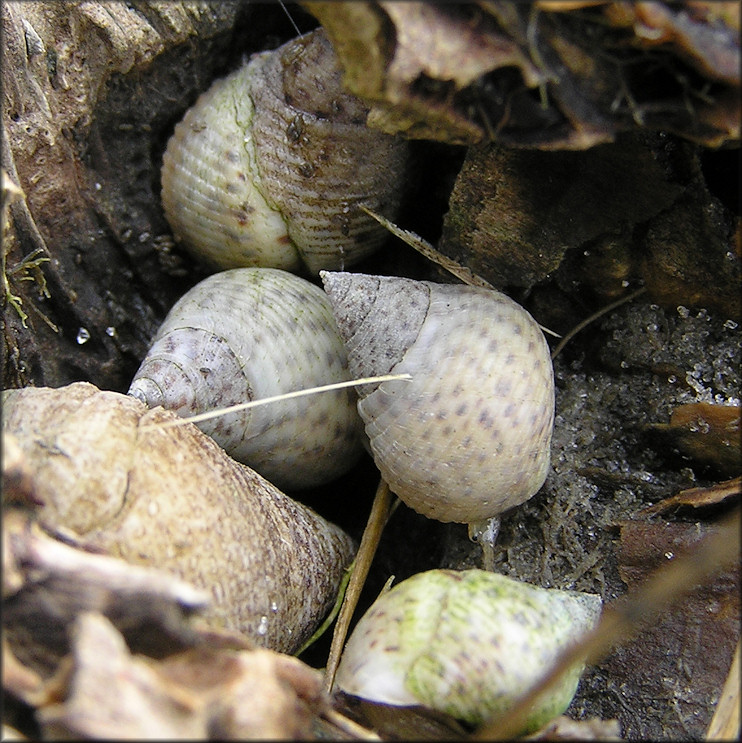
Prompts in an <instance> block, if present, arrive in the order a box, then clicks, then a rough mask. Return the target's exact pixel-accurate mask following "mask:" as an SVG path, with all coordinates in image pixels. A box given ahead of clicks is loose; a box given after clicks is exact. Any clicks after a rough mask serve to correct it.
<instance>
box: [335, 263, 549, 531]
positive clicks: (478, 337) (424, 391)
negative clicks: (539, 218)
mask: <svg viewBox="0 0 742 743" xmlns="http://www.w3.org/2000/svg"><path fill="white" fill-rule="evenodd" d="M321 276H322V281H323V282H324V286H325V290H326V292H327V294H328V296H329V298H330V302H331V303H332V307H333V311H334V313H335V316H336V318H337V321H338V327H339V328H340V333H341V335H342V336H343V339H344V340H345V343H346V346H347V349H348V360H349V364H350V371H351V374H353V375H354V377H362V376H369V375H372V374H383V373H387V372H393V373H395V374H396V373H404V372H406V373H409V374H410V375H411V376H412V380H411V381H409V382H404V381H394V382H384V383H382V384H380V385H377V386H372V385H366V386H364V387H361V388H359V397H360V400H359V403H358V410H359V412H360V414H361V417H362V418H363V420H364V423H365V426H366V433H367V435H368V438H369V442H370V448H371V452H372V454H373V457H374V460H375V462H376V465H377V467H378V468H379V470H380V471H381V474H382V475H383V477H384V478H385V479H386V481H387V482H388V483H389V486H390V487H391V489H392V490H393V491H394V492H395V493H396V494H397V495H398V496H399V497H400V498H401V499H402V500H403V501H404V502H405V503H407V505H409V506H410V507H411V508H414V509H415V510H416V511H418V512H420V513H422V514H424V515H425V516H429V517H430V518H435V519H438V520H439V521H456V522H460V523H470V524H471V523H472V522H478V521H484V520H486V519H489V518H492V517H494V516H497V515H498V514H499V513H501V512H503V511H505V510H507V509H509V508H511V507H513V506H516V505H518V504H520V503H522V502H523V501H525V500H527V499H528V498H530V497H531V496H532V495H534V494H535V493H536V491H538V489H539V488H540V487H541V485H542V484H543V482H544V480H545V478H546V474H547V471H548V468H549V455H550V450H549V449H550V443H551V432H552V428H553V423H554V379H553V369H552V364H551V359H550V357H549V350H548V346H547V344H546V341H545V339H544V337H543V334H542V333H541V330H540V329H539V327H538V325H537V324H536V322H535V321H534V320H533V318H532V317H531V316H530V315H529V314H528V313H527V312H526V311H525V310H524V309H523V308H522V307H520V306H519V305H518V304H516V303H515V302H514V301H513V300H511V299H510V298H509V297H506V296H505V295H504V294H501V293H499V292H496V291H493V290H489V289H480V288H476V287H471V286H458V285H447V284H435V283H431V282H427V281H413V280H411V279H404V278H397V277H386V276H367V275H364V274H349V273H328V272H322V273H321Z"/></svg>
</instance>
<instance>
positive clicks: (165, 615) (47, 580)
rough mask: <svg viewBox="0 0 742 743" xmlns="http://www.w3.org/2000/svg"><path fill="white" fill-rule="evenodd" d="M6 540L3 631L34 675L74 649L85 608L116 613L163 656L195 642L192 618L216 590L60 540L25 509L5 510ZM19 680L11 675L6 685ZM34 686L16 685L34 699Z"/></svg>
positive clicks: (129, 632)
mask: <svg viewBox="0 0 742 743" xmlns="http://www.w3.org/2000/svg"><path fill="white" fill-rule="evenodd" d="M3 545H5V554H4V556H3V580H4V582H5V585H4V591H5V593H4V597H3V598H4V604H3V631H4V633H5V640H6V641H7V643H8V648H9V649H10V650H11V652H13V653H14V655H15V656H17V659H18V664H17V666H18V667H21V666H25V668H26V669H27V671H28V673H36V674H40V675H41V676H44V677H45V676H48V675H49V674H50V673H52V672H53V671H54V669H55V668H56V667H57V664H58V662H59V660H60V658H62V657H63V656H64V655H65V654H66V653H67V652H68V650H69V642H68V629H69V627H70V626H71V625H72V623H73V622H74V620H75V617H76V616H77V615H78V614H80V613H81V612H85V611H98V612H101V613H103V614H105V615H106V616H108V617H110V618H111V619H112V621H115V622H116V624H117V625H118V626H119V627H121V628H122V631H124V632H125V633H126V636H127V639H128V640H129V642H131V643H134V646H135V647H136V649H137V650H139V651H143V652H144V651H146V652H148V653H150V654H154V655H162V654H163V652H171V651H172V649H173V648H177V647H183V646H185V645H187V644H188V643H190V642H193V641H194V638H195V634H194V629H193V628H192V627H191V625H190V624H189V623H188V621H187V616H188V615H190V614H192V613H193V612H194V611H197V610H200V609H203V608H204V607H205V606H206V605H207V604H208V600H209V597H208V594H207V593H206V592H205V591H203V590H198V589H196V588H194V587H192V586H191V585H189V584H187V583H184V582H183V581H181V580H178V579H177V578H175V577H173V576H172V575H171V574H170V573H166V572H164V571H161V570H156V569H154V568H145V567H140V566H138V565H131V564H129V563H127V562H124V561H123V560H120V559H117V558H114V557H110V556H108V555H100V554H94V553H91V552H88V551H86V550H84V549H80V548H78V547H75V546H72V545H69V544H65V543H63V542H61V541H59V540H57V539H52V538H51V537H49V536H48V535H47V534H45V533H44V532H43V530H42V529H41V528H40V527H39V525H38V524H37V523H35V522H34V521H33V520H32V519H31V518H30V517H29V516H28V514H26V513H23V512H22V511H20V510H19V509H12V510H10V511H6V512H5V513H4V514H3ZM7 575H12V576H13V581H12V584H11V582H10V581H8V579H7V578H6V577H5V576H7ZM10 589H12V590H10ZM6 660H7V659H5V658H4V662H5V661H6ZM4 668H5V666H4ZM12 668H14V666H12V665H9V666H7V669H8V670H10V669H12ZM13 678H15V679H16V681H18V680H19V677H18V676H17V675H15V676H11V677H8V679H6V678H5V677H4V679H3V683H4V684H5V685H6V688H7V682H8V680H9V679H13ZM26 686H27V685H26V684H20V683H16V684H15V685H14V686H11V687H9V688H10V690H11V691H13V692H14V693H15V694H16V696H18V697H20V698H22V699H25V700H26V701H29V699H28V695H27V694H26V692H25V690H26ZM29 703H30V702H29Z"/></svg>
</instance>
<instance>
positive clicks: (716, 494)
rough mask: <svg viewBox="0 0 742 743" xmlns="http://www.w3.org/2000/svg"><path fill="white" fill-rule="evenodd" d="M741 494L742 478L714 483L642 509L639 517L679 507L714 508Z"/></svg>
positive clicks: (638, 513)
mask: <svg viewBox="0 0 742 743" xmlns="http://www.w3.org/2000/svg"><path fill="white" fill-rule="evenodd" d="M740 493H742V477H735V478H733V479H731V480H726V481H725V482H717V483H714V484H713V485H710V486H709V487H704V488H688V489H687V490H681V491H680V492H679V493H677V494H676V495H673V496H671V497H669V498H665V499H664V500H661V501H660V502H659V503H655V504H654V505H652V506H647V507H646V508H642V509H641V510H640V511H638V512H637V516H642V517H645V516H654V515H656V514H659V513H665V512H667V511H669V510H671V509H673V508H677V507H678V506H691V507H692V508H703V507H704V506H714V505H717V504H718V503H722V502H724V501H725V500H727V499H728V498H732V497H733V496H735V495H737V496H738V495H740Z"/></svg>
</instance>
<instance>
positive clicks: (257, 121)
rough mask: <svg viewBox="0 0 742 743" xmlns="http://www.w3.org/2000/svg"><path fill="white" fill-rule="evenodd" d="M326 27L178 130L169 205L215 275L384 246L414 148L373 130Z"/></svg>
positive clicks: (252, 67) (169, 213)
mask: <svg viewBox="0 0 742 743" xmlns="http://www.w3.org/2000/svg"><path fill="white" fill-rule="evenodd" d="M341 78H342V71H341V69H340V66H339V63H338V60H337V57H336V55H335V53H334V51H333V49H332V46H331V44H330V42H329V41H328V39H327V36H326V35H325V33H324V31H322V30H321V29H318V30H317V31H313V32H312V33H309V34H306V35H305V36H302V37H300V38H298V39H296V40H294V41H291V42H289V43H287V44H285V45H284V46H282V47H279V48H278V49H276V50H274V51H272V52H264V53H261V54H256V55H253V57H252V58H251V59H250V61H249V62H248V63H247V64H246V65H244V66H243V67H242V68H240V69H239V70H237V71H236V72H234V73H232V74H231V75H229V76H228V77H226V78H224V79H222V80H218V81H217V82H215V83H214V84H213V86H212V87H211V88H210V89H209V90H208V91H207V92H206V93H204V94H203V95H202V96H201V97H200V98H199V99H198V101H197V102H196V104H195V105H194V106H193V108H191V109H190V110H189V111H188V112H187V113H186V116H185V118H184V119H183V121H182V122H181V123H179V124H178V125H177V126H176V127H175V133H174V135H173V137H172V138H171V140H170V142H169V143H168V147H167V151H166V152H165V155H164V157H163V167H162V204H163V208H164V211H165V215H166V217H167V219H168V222H169V223H170V225H171V227H172V230H173V233H174V234H175V236H176V238H177V239H179V240H181V241H182V243H183V245H184V246H185V247H186V248H187V249H188V250H189V251H190V252H191V253H193V254H194V255H196V256H197V257H199V258H201V259H202V260H203V261H204V262H206V263H209V264H211V265H212V266H214V267H218V268H234V267H240V266H269V267H275V268H282V269H285V270H289V271H297V270H299V268H300V266H301V265H302V264H305V265H306V266H307V267H308V268H309V270H310V271H311V272H314V273H316V272H317V271H319V270H320V269H321V268H333V269H337V268H343V267H344V266H349V265H352V264H353V263H355V262H357V261H359V260H360V259H361V258H363V257H365V256H366V255H368V254H369V253H371V252H372V251H373V250H375V249H376V248H377V247H379V246H380V245H381V243H382V242H383V241H384V240H385V239H386V237H387V233H386V231H385V230H384V228H383V227H382V226H381V225H380V224H379V223H378V222H376V221H375V220H374V219H373V218H371V217H370V216H369V215H367V214H366V213H365V212H363V211H361V210H360V209H359V208H358V205H359V204H363V205H365V206H367V207H369V208H370V209H372V210H374V211H376V212H378V213H381V214H384V215H385V216H388V217H389V218H393V216H394V214H395V212H396V209H397V206H398V203H399V200H400V197H401V193H402V187H403V183H404V171H405V166H406V161H407V143H406V142H405V141H404V140H402V139H399V138H395V137H391V136H389V135H386V134H382V133H381V132H377V131H374V130H372V129H369V128H367V127H366V125H365V121H366V114H367V108H365V106H364V105H363V104H362V103H361V102H360V100H358V99H357V98H355V97H353V96H351V95H349V94H347V93H345V92H344V90H343V88H342V85H341Z"/></svg>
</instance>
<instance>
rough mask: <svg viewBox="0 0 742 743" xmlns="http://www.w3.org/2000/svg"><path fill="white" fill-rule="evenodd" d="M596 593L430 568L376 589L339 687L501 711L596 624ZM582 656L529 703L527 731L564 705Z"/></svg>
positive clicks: (459, 712) (454, 711) (452, 708)
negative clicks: (533, 704)
mask: <svg viewBox="0 0 742 743" xmlns="http://www.w3.org/2000/svg"><path fill="white" fill-rule="evenodd" d="M601 605H602V602H601V599H600V597H599V596H597V595H595V594H589V593H580V592H577V591H561V590H557V589H546V588H539V587H537V586H532V585H530V584H528V583H522V582H519V581H516V580H513V579H512V578H507V577H505V576H503V575H498V574H496V573H491V572H488V571H483V570H464V571H454V570H430V571H427V572H425V573H418V574H417V575H414V576H413V577H411V578H408V579H407V580H405V581H403V582H402V583H400V584H399V585H397V586H395V587H394V588H392V589H391V590H390V591H388V592H387V593H384V594H382V595H381V596H380V597H379V598H378V599H377V600H376V602H375V603H374V604H373V605H372V606H371V608H370V609H369V610H368V612H367V613H366V614H365V615H364V616H363V617H362V618H361V620H360V621H359V622H358V624H357V626H356V627H355V629H354V630H353V633H352V635H351V636H350V639H349V640H348V643H347V645H346V647H345V650H344V652H343V656H342V659H341V662H340V665H339V667H338V671H337V675H336V679H335V683H336V686H337V688H339V689H340V690H342V691H344V692H346V693H347V694H351V695H354V696H358V697H362V698H363V699H367V700H370V701H374V702H379V703H384V704H391V705H397V706H408V705H423V706H425V707H428V708H431V709H435V710H438V711H440V712H445V713H446V714H449V715H451V716H453V717H456V718H458V719H462V720H466V721H468V722H470V723H472V724H478V723H481V722H483V721H484V720H486V719H487V718H489V717H491V716H493V715H495V714H497V713H505V712H507V711H508V709H510V708H511V707H512V706H513V704H514V703H515V702H516V701H517V700H518V698H519V697H520V696H522V695H523V694H525V692H526V691H528V689H529V688H531V687H532V686H533V685H534V684H535V683H536V682H537V681H538V680H539V679H540V678H542V677H543V676H544V675H545V674H546V673H547V672H548V671H549V669H550V667H551V666H553V665H554V663H555V662H556V659H557V658H558V656H559V654H560V653H561V652H562V651H563V650H564V649H566V647H567V646H568V645H570V644H571V643H573V642H575V641H577V640H578V639H579V637H580V636H582V635H583V634H585V633H586V632H588V631H590V630H591V629H593V627H594V626H595V624H596V623H597V621H598V619H599V617H600V611H601ZM581 672H582V666H581V665H577V666H575V667H573V668H572V669H571V670H570V672H569V673H568V674H567V675H566V676H565V677H564V679H563V681H562V684H561V685H560V686H559V687H557V688H556V689H555V690H554V692H553V693H552V694H551V695H549V696H548V697H547V698H546V699H544V700H542V702H541V703H540V704H539V706H538V707H535V708H534V709H532V710H531V712H530V713H529V719H528V721H527V722H526V730H525V731H523V732H528V731H530V730H534V729H537V728H539V727H540V726H541V725H543V724H545V723H546V722H548V721H549V720H550V719H552V718H553V717H555V716H557V715H559V714H561V713H562V712H563V711H564V710H565V709H566V708H567V707H568V706H569V703H570V701H571V700H572V697H573V696H574V693H575V691H576V689H577V684H578V681H579V677H580V673H581Z"/></svg>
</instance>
